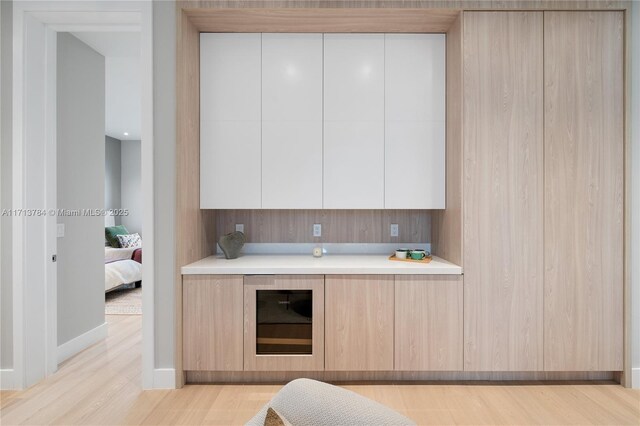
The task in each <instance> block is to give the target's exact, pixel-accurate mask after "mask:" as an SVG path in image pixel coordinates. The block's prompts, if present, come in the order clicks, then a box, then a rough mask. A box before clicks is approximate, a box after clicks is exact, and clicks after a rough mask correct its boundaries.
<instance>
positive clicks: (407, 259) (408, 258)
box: [389, 250, 433, 263]
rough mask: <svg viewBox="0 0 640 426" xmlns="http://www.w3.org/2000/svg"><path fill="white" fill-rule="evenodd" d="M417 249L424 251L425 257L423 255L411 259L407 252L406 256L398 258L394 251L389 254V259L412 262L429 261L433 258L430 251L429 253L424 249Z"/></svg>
mask: <svg viewBox="0 0 640 426" xmlns="http://www.w3.org/2000/svg"><path fill="white" fill-rule="evenodd" d="M418 251H422V252H425V257H423V258H422V259H413V258H412V256H411V255H410V254H407V255H406V257H404V258H399V257H397V256H396V254H395V253H394V254H392V255H391V256H389V260H395V261H399V262H414V263H429V262H431V260H432V259H433V258H432V257H431V253H429V252H427V251H425V250H418ZM410 252H411V251H410Z"/></svg>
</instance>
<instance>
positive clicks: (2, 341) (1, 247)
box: [0, 1, 13, 369]
mask: <svg viewBox="0 0 640 426" xmlns="http://www.w3.org/2000/svg"><path fill="white" fill-rule="evenodd" d="M0 19H1V22H0V32H1V35H0V67H1V69H0V88H1V89H0V90H1V91H0V111H1V115H0V123H1V124H0V141H1V143H0V209H8V208H10V206H11V172H12V170H11V142H12V139H11V131H12V130H11V129H12V127H11V120H12V114H11V103H12V96H11V87H12V84H11V81H12V79H11V77H12V67H13V62H12V59H13V58H12V50H11V49H12V45H11V42H12V40H13V36H12V32H13V25H12V24H13V2H11V1H0ZM0 235H1V236H2V238H0V369H11V368H12V366H13V330H12V327H13V304H12V297H13V292H12V279H11V262H12V256H11V243H12V241H11V219H10V218H9V217H8V216H3V217H1V218H0Z"/></svg>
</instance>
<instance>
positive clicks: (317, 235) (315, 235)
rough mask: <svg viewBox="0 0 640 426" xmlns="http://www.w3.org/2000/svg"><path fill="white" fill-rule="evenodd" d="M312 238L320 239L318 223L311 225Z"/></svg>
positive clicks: (320, 226) (320, 232)
mask: <svg viewBox="0 0 640 426" xmlns="http://www.w3.org/2000/svg"><path fill="white" fill-rule="evenodd" d="M313 236H314V237H321V236H322V225H321V224H319V223H315V224H314V225H313Z"/></svg>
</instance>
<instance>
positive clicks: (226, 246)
mask: <svg viewBox="0 0 640 426" xmlns="http://www.w3.org/2000/svg"><path fill="white" fill-rule="evenodd" d="M246 241H247V238H246V237H245V236H244V233H242V232H240V231H236V232H231V233H230V234H226V235H223V236H222V237H220V239H219V240H218V245H219V246H220V248H221V249H222V252H223V253H224V257H225V258H227V259H237V258H238V256H239V255H240V250H241V249H242V246H244V243H245V242H246Z"/></svg>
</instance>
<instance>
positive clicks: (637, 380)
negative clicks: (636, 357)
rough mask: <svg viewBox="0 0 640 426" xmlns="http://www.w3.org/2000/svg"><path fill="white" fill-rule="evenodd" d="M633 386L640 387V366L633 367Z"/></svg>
mask: <svg viewBox="0 0 640 426" xmlns="http://www.w3.org/2000/svg"><path fill="white" fill-rule="evenodd" d="M631 387H632V388H634V389H640V367H635V368H632V369H631Z"/></svg>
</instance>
